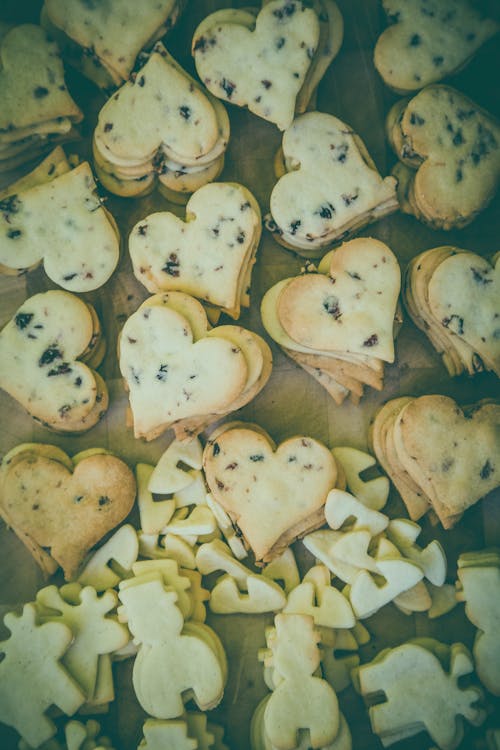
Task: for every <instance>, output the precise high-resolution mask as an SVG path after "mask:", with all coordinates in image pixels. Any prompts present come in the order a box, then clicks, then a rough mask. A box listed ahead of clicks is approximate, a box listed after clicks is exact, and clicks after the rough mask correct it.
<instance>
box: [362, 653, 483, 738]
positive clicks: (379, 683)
mask: <svg viewBox="0 0 500 750" xmlns="http://www.w3.org/2000/svg"><path fill="white" fill-rule="evenodd" d="M428 641H429V642H430V644H431V646H430V647H429V648H427V647H425V646H424V645H421V644H419V643H417V642H415V643H412V642H409V643H405V644H403V645H402V646H398V647H397V648H393V649H386V650H385V651H382V652H381V653H380V654H379V655H378V656H377V657H376V658H375V659H374V660H373V661H372V662H370V663H369V664H365V665H363V666H362V667H360V668H359V670H357V675H358V680H359V686H360V691H361V694H362V695H363V696H364V697H365V698H366V697H369V696H371V695H372V694H374V693H379V694H380V692H381V691H383V693H384V695H385V702H382V703H378V704H377V705H375V706H371V707H370V708H369V709H368V711H369V715H370V721H371V725H372V729H373V731H374V732H375V733H376V734H378V735H379V737H380V738H381V739H382V741H383V743H384V745H385V744H390V743H392V742H395V741H397V740H399V739H402V738H403V737H409V736H412V735H414V734H417V733H418V732H420V731H422V730H423V729H426V730H427V732H428V733H429V734H430V736H431V738H432V740H433V741H434V742H436V744H437V745H438V746H439V747H440V748H441V750H454V748H456V747H457V746H458V745H459V744H460V742H461V740H462V737H463V723H462V717H464V718H466V719H467V720H468V721H470V722H471V723H473V724H474V725H478V724H481V722H482V721H483V720H484V718H485V717H484V712H483V711H482V710H481V709H479V708H477V707H476V704H477V702H478V701H479V700H480V699H481V696H482V693H481V690H480V689H479V688H477V687H468V688H465V689H462V688H460V687H459V686H458V680H459V678H460V677H462V676H463V675H466V674H469V673H470V672H472V670H473V668H474V665H473V662H472V659H471V656H470V654H469V652H468V651H467V649H466V648H465V646H463V645H462V644H460V643H455V644H453V645H452V646H451V648H449V647H448V648H447V649H446V647H445V650H446V651H447V652H449V654H448V658H449V659H450V662H449V664H450V666H449V672H448V671H445V669H444V668H443V666H442V664H441V662H440V659H439V658H438V654H439V650H436V648H435V647H437V648H438V649H439V647H440V646H441V644H439V643H437V642H435V641H432V640H430V639H428ZM427 645H428V644H427Z"/></svg>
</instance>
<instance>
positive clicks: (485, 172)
mask: <svg viewBox="0 0 500 750" xmlns="http://www.w3.org/2000/svg"><path fill="white" fill-rule="evenodd" d="M400 128H401V132H402V135H403V139H402V151H401V153H400V154H398V156H399V157H400V158H401V159H402V161H405V158H406V157H405V155H404V154H405V150H408V153H411V154H412V156H411V158H410V161H408V162H407V163H408V166H412V164H413V166H415V164H414V160H415V157H416V158H417V159H419V160H420V162H421V164H420V166H419V167H418V168H417V172H416V173H415V175H414V177H413V180H411V181H410V184H409V187H408V188H407V192H408V204H409V205H408V206H407V208H408V207H409V208H410V209H411V210H412V212H413V213H414V214H415V215H416V216H417V218H420V219H422V220H423V221H426V222H427V223H429V224H430V225H431V226H433V227H435V228H437V229H451V228H453V227H463V226H465V225H466V224H469V223H470V222H471V221H472V220H473V219H474V218H475V217H476V216H477V214H478V213H479V212H480V211H482V210H483V209H484V208H485V207H486V206H487V204H488V203H489V202H490V200H491V199H492V198H493V196H494V194H495V191H496V189H497V187H498V183H499V175H500V125H499V124H498V122H497V121H496V120H495V119H494V117H493V116H492V115H490V114H489V113H488V112H486V111H485V110H483V109H481V108H480V107H478V106H477V104H475V103H474V102H473V101H471V100H470V99H468V98H467V97H466V96H464V95H463V94H462V93H461V92H460V91H457V90H455V89H452V88H451V87H449V86H442V85H432V86H427V87H426V88H425V89H423V90H422V91H420V93H418V94H417V95H416V96H414V97H413V98H412V99H411V100H410V101H409V102H408V104H407V105H406V108H405V110H404V113H403V116H402V118H401V122H400Z"/></svg>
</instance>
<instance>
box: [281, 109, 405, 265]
mask: <svg viewBox="0 0 500 750" xmlns="http://www.w3.org/2000/svg"><path fill="white" fill-rule="evenodd" d="M282 148H283V166H284V170H285V172H286V173H285V174H283V176H281V177H280V178H279V179H278V182H277V183H276V185H275V186H274V188H273V191H272V193H271V199H270V207H271V217H270V218H271V222H270V225H269V228H270V229H271V231H273V233H274V234H275V236H276V239H277V240H278V241H279V242H281V243H282V244H284V245H286V246H289V247H293V248H294V249H297V250H299V251H302V250H303V251H304V255H311V256H315V255H316V256H317V255H321V254H322V251H324V249H325V248H326V247H327V246H331V245H332V244H333V243H334V242H335V241H338V240H339V239H341V238H343V237H344V236H346V235H347V234H350V233H351V232H352V231H354V230H355V229H356V230H357V229H359V228H361V227H363V226H365V225H366V224H368V223H369V222H371V221H374V220H376V219H378V218H381V217H382V216H385V215H386V214H388V213H392V212H393V211H395V210H396V209H397V207H398V203H397V199H396V193H395V185H396V181H395V179H394V178H393V177H386V178H382V177H381V176H380V174H379V173H378V172H377V169H376V167H375V165H374V163H373V161H372V159H371V158H370V156H369V154H368V152H367V151H366V148H365V146H364V144H363V142H362V141H361V140H360V138H359V137H358V136H357V135H356V134H355V133H354V132H353V130H352V128H350V127H349V125H346V124H345V123H344V122H342V121H341V120H339V119H338V118H336V117H334V116H333V115H330V114H326V113H323V112H307V113H306V114H304V115H301V116H300V117H297V118H296V119H295V120H294V122H293V124H292V125H291V126H290V127H289V128H288V129H287V130H286V132H285V133H284V135H283V146H282Z"/></svg>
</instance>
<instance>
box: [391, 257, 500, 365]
mask: <svg viewBox="0 0 500 750" xmlns="http://www.w3.org/2000/svg"><path fill="white" fill-rule="evenodd" d="M494 260H495V261H496V263H495V264H493V263H491V264H490V263H489V262H488V260H487V259H485V258H482V257H481V256H479V255H476V254H475V253H471V252H469V251H467V250H462V249H461V248H458V247H453V246H444V247H443V246H441V247H434V248H431V249H430V250H426V251H425V252H423V253H420V254H419V255H417V256H416V257H415V258H413V259H412V260H411V261H410V263H409V265H408V267H407V270H406V273H405V283H404V301H405V305H406V309H407V310H408V313H409V315H410V316H411V318H412V320H413V322H414V323H415V325H416V326H418V328H420V329H421V330H422V331H423V332H424V333H425V335H426V336H427V337H428V339H429V341H430V342H431V344H432V345H433V347H434V348H435V349H436V350H437V351H438V352H439V353H440V354H441V356H442V359H443V364H444V365H445V367H446V369H447V370H448V373H449V374H450V376H451V377H454V376H456V375H461V374H462V372H464V371H467V372H468V373H469V374H470V375H474V374H475V373H476V372H481V371H482V370H485V369H486V370H492V371H493V372H495V373H496V374H497V375H499V374H500V338H499V337H498V336H496V335H495V332H496V331H497V330H498V323H497V318H496V316H497V315H498V296H499V294H500V283H499V281H498V278H499V276H498V269H499V268H500V266H499V264H498V258H495V259H494ZM450 278H453V283H452V284H451V283H450ZM464 298H466V299H467V300H469V301H470V303H471V304H470V305H469V306H467V307H466V306H465V305H464V302H463V300H464Z"/></svg>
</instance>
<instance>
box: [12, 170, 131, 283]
mask: <svg viewBox="0 0 500 750" xmlns="http://www.w3.org/2000/svg"><path fill="white" fill-rule="evenodd" d="M119 250H120V237H119V234H118V229H117V227H116V224H115V222H114V219H113V218H112V217H111V215H110V214H109V212H108V211H107V210H106V209H105V208H104V206H103V204H102V201H101V199H100V198H99V196H98V195H97V187H96V184H95V181H94V177H93V175H92V170H91V169H90V166H89V164H88V163H87V162H84V163H83V164H80V166H78V167H77V168H76V169H72V170H71V171H70V172H67V173H66V174H64V175H61V176H59V177H56V178H55V179H53V180H51V181H50V182H48V183H46V184H43V185H38V186H36V187H33V188H31V189H29V190H26V192H22V193H19V194H17V195H12V196H11V197H10V198H8V199H6V200H5V201H1V202H0V271H1V272H3V273H8V274H16V273H17V274H19V273H24V272H25V271H30V270H32V269H33V268H36V267H37V266H38V265H39V264H40V263H42V262H43V266H44V269H45V272H46V273H47V276H48V277H49V278H50V279H52V281H54V282H55V283H56V284H58V285H59V286H61V287H62V288H63V289H67V290H69V291H70V292H89V291H92V290H93V289H97V288H98V287H100V286H102V285H103V284H105V283H106V281H108V279H109V278H110V276H111V274H112V273H113V271H114V270H115V268H116V264H117V263H118V256H119Z"/></svg>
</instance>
